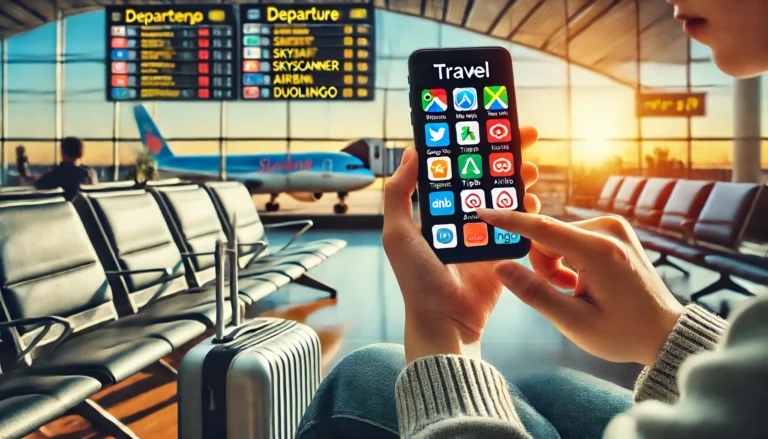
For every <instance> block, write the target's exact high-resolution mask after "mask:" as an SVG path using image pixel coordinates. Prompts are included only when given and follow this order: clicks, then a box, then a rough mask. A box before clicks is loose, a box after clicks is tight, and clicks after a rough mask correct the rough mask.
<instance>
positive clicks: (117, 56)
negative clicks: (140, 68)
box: [112, 49, 129, 61]
mask: <svg viewBox="0 0 768 439" xmlns="http://www.w3.org/2000/svg"><path fill="white" fill-rule="evenodd" d="M112 59H113V60H116V61H123V60H126V59H129V57H128V51H127V50H124V49H113V50H112Z"/></svg>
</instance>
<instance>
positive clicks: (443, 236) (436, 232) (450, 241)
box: [432, 224, 458, 248]
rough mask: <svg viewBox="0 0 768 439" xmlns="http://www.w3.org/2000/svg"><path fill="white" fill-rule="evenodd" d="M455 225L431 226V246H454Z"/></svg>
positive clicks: (455, 240) (455, 241) (456, 240)
mask: <svg viewBox="0 0 768 439" xmlns="http://www.w3.org/2000/svg"><path fill="white" fill-rule="evenodd" d="M457 242H458V239H456V225H455V224H436V225H434V226H432V246H433V247H434V248H453V247H456V243H457Z"/></svg>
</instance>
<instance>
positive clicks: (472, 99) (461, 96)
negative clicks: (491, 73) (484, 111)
mask: <svg viewBox="0 0 768 439" xmlns="http://www.w3.org/2000/svg"><path fill="white" fill-rule="evenodd" d="M453 108H455V109H456V111H473V110H477V92H476V91H475V89H474V88H472V87H467V88H454V89H453Z"/></svg>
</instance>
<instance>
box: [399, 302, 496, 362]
mask: <svg viewBox="0 0 768 439" xmlns="http://www.w3.org/2000/svg"><path fill="white" fill-rule="evenodd" d="M480 336H481V334H478V333H477V332H474V331H471V330H469V329H468V328H467V327H465V326H464V325H462V324H461V323H459V322H456V321H455V320H452V319H450V318H444V317H433V316H426V315H421V314H416V313H406V317H405V357H406V361H407V362H408V363H412V362H414V361H416V360H418V359H419V358H423V357H429V356H433V355H451V354H453V355H466V356H471V357H476V358H480Z"/></svg>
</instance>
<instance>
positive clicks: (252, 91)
mask: <svg viewBox="0 0 768 439" xmlns="http://www.w3.org/2000/svg"><path fill="white" fill-rule="evenodd" d="M243 98H245V99H258V98H259V87H243Z"/></svg>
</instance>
